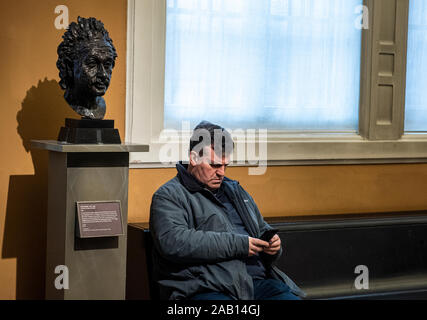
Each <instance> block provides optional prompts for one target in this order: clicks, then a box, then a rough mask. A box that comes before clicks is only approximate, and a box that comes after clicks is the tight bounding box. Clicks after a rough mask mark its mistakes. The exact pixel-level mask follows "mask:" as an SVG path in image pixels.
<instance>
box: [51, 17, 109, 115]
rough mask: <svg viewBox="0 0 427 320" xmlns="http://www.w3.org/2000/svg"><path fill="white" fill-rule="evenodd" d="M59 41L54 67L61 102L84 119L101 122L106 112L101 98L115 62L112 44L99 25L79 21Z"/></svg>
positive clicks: (95, 22) (99, 23) (90, 20)
mask: <svg viewBox="0 0 427 320" xmlns="http://www.w3.org/2000/svg"><path fill="white" fill-rule="evenodd" d="M62 38H63V41H62V43H61V44H60V45H59V47H58V61H57V63H56V65H57V67H58V69H59V76H60V78H61V81H60V82H59V85H60V86H61V88H62V89H64V90H65V94H64V98H65V100H66V101H67V102H68V104H69V105H70V106H71V107H72V108H73V110H74V111H76V112H77V113H78V114H79V115H81V116H82V117H83V118H84V119H97V120H102V119H103V118H104V116H105V111H106V105H105V100H104V98H103V96H104V94H105V93H106V92H107V89H108V87H109V85H110V80H111V74H112V72H113V68H114V65H115V60H116V58H117V52H116V49H115V47H114V45H113V40H111V38H110V36H109V34H108V31H107V30H106V29H105V28H104V24H103V23H102V22H101V21H99V20H96V19H95V18H88V19H86V18H81V17H78V21H77V23H75V22H73V23H71V24H70V26H69V27H68V29H67V31H66V32H65V34H64V35H63V36H62Z"/></svg>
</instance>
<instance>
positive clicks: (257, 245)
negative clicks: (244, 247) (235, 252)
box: [249, 237, 269, 257]
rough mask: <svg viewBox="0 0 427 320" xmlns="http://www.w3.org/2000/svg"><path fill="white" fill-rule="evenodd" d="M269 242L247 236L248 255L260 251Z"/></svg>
mask: <svg viewBox="0 0 427 320" xmlns="http://www.w3.org/2000/svg"><path fill="white" fill-rule="evenodd" d="M268 246H269V243H268V242H266V241H262V240H260V239H256V238H251V237H249V257H251V256H254V255H256V254H258V253H259V252H262V251H263V250H264V248H265V247H268Z"/></svg>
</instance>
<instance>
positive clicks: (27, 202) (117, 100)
mask: <svg viewBox="0 0 427 320" xmlns="http://www.w3.org/2000/svg"><path fill="white" fill-rule="evenodd" d="M61 4H65V5H67V6H68V8H69V10H70V21H75V20H76V18H77V16H78V15H81V16H84V17H88V16H95V17H97V18H99V19H101V20H102V21H103V22H104V23H105V25H106V27H107V29H108V30H109V32H110V35H111V37H112V38H113V40H114V43H115V46H116V48H117V51H118V54H119V58H118V60H117V64H116V68H115V69H114V73H113V79H112V83H111V87H110V89H109V91H108V93H107V95H106V101H107V118H110V119H114V120H115V121H116V127H117V128H119V130H120V132H121V135H122V137H124V132H125V131H124V128H125V97H126V87H125V83H126V82H125V80H126V73H125V69H126V10H127V5H126V0H66V1H52V0H43V1H34V0H19V1H15V2H10V1H1V2H0V30H2V32H1V33H0V43H1V51H0V70H1V72H2V75H1V77H0V101H1V106H2V107H1V117H0V152H1V157H0V250H1V258H0V299H15V298H19V299H23V298H39V299H42V298H43V297H44V267H45V256H46V253H45V247H46V237H45V233H46V209H47V154H46V152H42V151H31V150H30V148H29V141H30V140H31V139H55V138H56V136H57V133H58V130H59V127H60V126H61V125H62V123H63V121H64V118H65V117H67V116H68V117H70V116H71V117H76V115H74V114H73V112H72V111H71V109H70V108H69V107H68V106H67V105H66V103H65V102H64V99H63V92H62V91H61V90H60V89H59V86H58V80H59V78H58V71H57V69H56V65H55V64H56V59H57V56H56V48H57V46H58V44H59V42H60V38H61V35H62V34H63V32H64V31H63V30H56V29H55V27H54V20H55V18H56V15H55V13H54V9H55V7H56V6H57V5H61ZM174 175H175V170H174V169H139V170H136V169H134V170H131V171H130V182H129V221H130V222H137V221H138V222H146V221H148V217H149V206H150V200H151V196H152V194H153V192H154V191H155V190H156V189H157V188H158V187H159V186H160V185H161V184H163V183H164V182H166V181H167V180H168V179H170V178H172V177H173V176H174ZM228 175H229V176H230V177H232V178H235V179H237V180H239V181H240V182H241V184H242V185H243V186H244V187H245V188H246V189H247V190H248V191H249V192H250V193H251V194H252V195H253V197H254V198H255V200H256V202H257V203H258V205H259V207H260V209H261V211H262V213H263V214H264V215H265V216H283V215H311V214H337V213H339V214H346V213H357V212H380V211H399V210H426V209H427V197H426V196H425V190H427V165H372V166H370V165H369V166H368V165H366V166H313V167H271V168H268V170H267V173H266V174H265V175H263V176H259V177H257V176H249V175H248V174H247V168H230V169H229V171H228Z"/></svg>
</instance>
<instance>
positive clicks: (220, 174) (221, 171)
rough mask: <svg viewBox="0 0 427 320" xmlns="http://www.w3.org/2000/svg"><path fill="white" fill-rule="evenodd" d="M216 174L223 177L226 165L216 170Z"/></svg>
mask: <svg viewBox="0 0 427 320" xmlns="http://www.w3.org/2000/svg"><path fill="white" fill-rule="evenodd" d="M216 174H217V175H219V176H221V177H223V176H224V175H225V166H221V167H219V168H218V169H217V170H216Z"/></svg>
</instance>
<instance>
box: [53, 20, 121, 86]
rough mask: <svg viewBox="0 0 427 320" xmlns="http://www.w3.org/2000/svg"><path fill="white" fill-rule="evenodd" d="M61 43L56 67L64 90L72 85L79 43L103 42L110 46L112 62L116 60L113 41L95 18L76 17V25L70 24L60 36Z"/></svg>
mask: <svg viewBox="0 0 427 320" xmlns="http://www.w3.org/2000/svg"><path fill="white" fill-rule="evenodd" d="M62 39H64V40H63V41H62V43H61V44H60V45H59V47H58V61H57V62H56V66H57V67H58V69H59V77H60V78H61V81H60V82H59V85H60V86H61V88H62V89H64V90H66V89H67V88H69V85H70V84H71V83H72V79H73V63H74V60H76V58H77V56H78V54H79V52H78V49H79V45H80V44H81V43H88V42H90V41H93V40H95V39H100V40H104V41H105V42H106V43H108V44H109V45H110V46H111V49H112V51H113V56H114V60H116V58H117V51H116V48H115V47H114V45H113V40H112V39H111V38H110V36H109V34H108V31H107V30H106V29H105V28H104V24H103V23H102V22H101V21H99V20H96V19H95V18H88V19H86V18H82V17H78V19H77V23H75V22H72V23H71V24H70V25H69V26H68V29H67V31H66V32H65V34H64V35H63V36H62Z"/></svg>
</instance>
